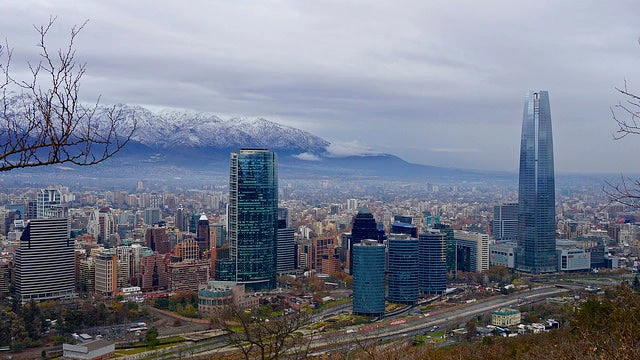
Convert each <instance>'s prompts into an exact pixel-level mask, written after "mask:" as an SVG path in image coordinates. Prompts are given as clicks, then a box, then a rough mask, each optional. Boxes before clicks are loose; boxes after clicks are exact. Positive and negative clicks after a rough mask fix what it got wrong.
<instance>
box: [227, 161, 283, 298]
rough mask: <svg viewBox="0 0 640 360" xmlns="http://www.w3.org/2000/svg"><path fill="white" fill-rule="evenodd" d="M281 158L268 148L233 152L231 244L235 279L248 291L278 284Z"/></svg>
mask: <svg viewBox="0 0 640 360" xmlns="http://www.w3.org/2000/svg"><path fill="white" fill-rule="evenodd" d="M277 229H278V160H277V156H276V154H275V153H274V152H271V151H268V150H265V149H242V150H240V152H237V153H236V152H234V153H231V161H230V171H229V243H230V248H229V252H230V258H231V260H232V261H234V262H235V265H236V268H235V279H236V281H237V282H238V283H243V284H245V287H246V288H247V289H248V290H262V289H273V288H275V286H276V238H277Z"/></svg>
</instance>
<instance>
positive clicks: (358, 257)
mask: <svg viewBox="0 0 640 360" xmlns="http://www.w3.org/2000/svg"><path fill="white" fill-rule="evenodd" d="M384 263H385V246H384V245H382V244H380V243H378V242H377V241H376V240H370V239H366V240H363V241H362V242H360V243H358V244H355V245H354V246H353V313H354V314H356V315H365V316H381V315H384V287H385V276H384Z"/></svg>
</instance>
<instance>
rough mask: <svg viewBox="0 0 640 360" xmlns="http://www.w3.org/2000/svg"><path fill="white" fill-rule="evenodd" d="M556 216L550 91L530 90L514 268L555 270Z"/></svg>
mask: <svg viewBox="0 0 640 360" xmlns="http://www.w3.org/2000/svg"><path fill="white" fill-rule="evenodd" d="M555 219H556V211H555V180H554V172H553V138H552V136H551V108H550V106H549V93H548V92H546V91H539V92H529V93H528V94H527V97H526V99H525V102H524V116H523V119H522V138H521V145H520V181H519V188H518V248H517V252H516V270H518V271H523V272H527V273H534V274H540V273H552V272H556V271H557V265H558V263H557V255H556V233H555V224H556V220H555Z"/></svg>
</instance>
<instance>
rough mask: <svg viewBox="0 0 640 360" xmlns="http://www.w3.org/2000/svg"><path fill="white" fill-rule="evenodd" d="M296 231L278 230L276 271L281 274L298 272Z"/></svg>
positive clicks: (290, 229)
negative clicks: (296, 265) (296, 264)
mask: <svg viewBox="0 0 640 360" xmlns="http://www.w3.org/2000/svg"><path fill="white" fill-rule="evenodd" d="M294 233H295V229H293V228H283V229H278V234H277V240H276V271H277V273H278V274H279V275H280V274H287V273H292V272H294V271H295V270H296V267H295V263H296V247H295V238H294Z"/></svg>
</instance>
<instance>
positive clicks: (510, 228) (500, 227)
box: [491, 203, 518, 241]
mask: <svg viewBox="0 0 640 360" xmlns="http://www.w3.org/2000/svg"><path fill="white" fill-rule="evenodd" d="M491 236H492V237H493V238H494V239H495V240H496V241H515V240H516V239H518V203H505V204H500V205H495V206H494V207H493V228H492V229H491Z"/></svg>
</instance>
